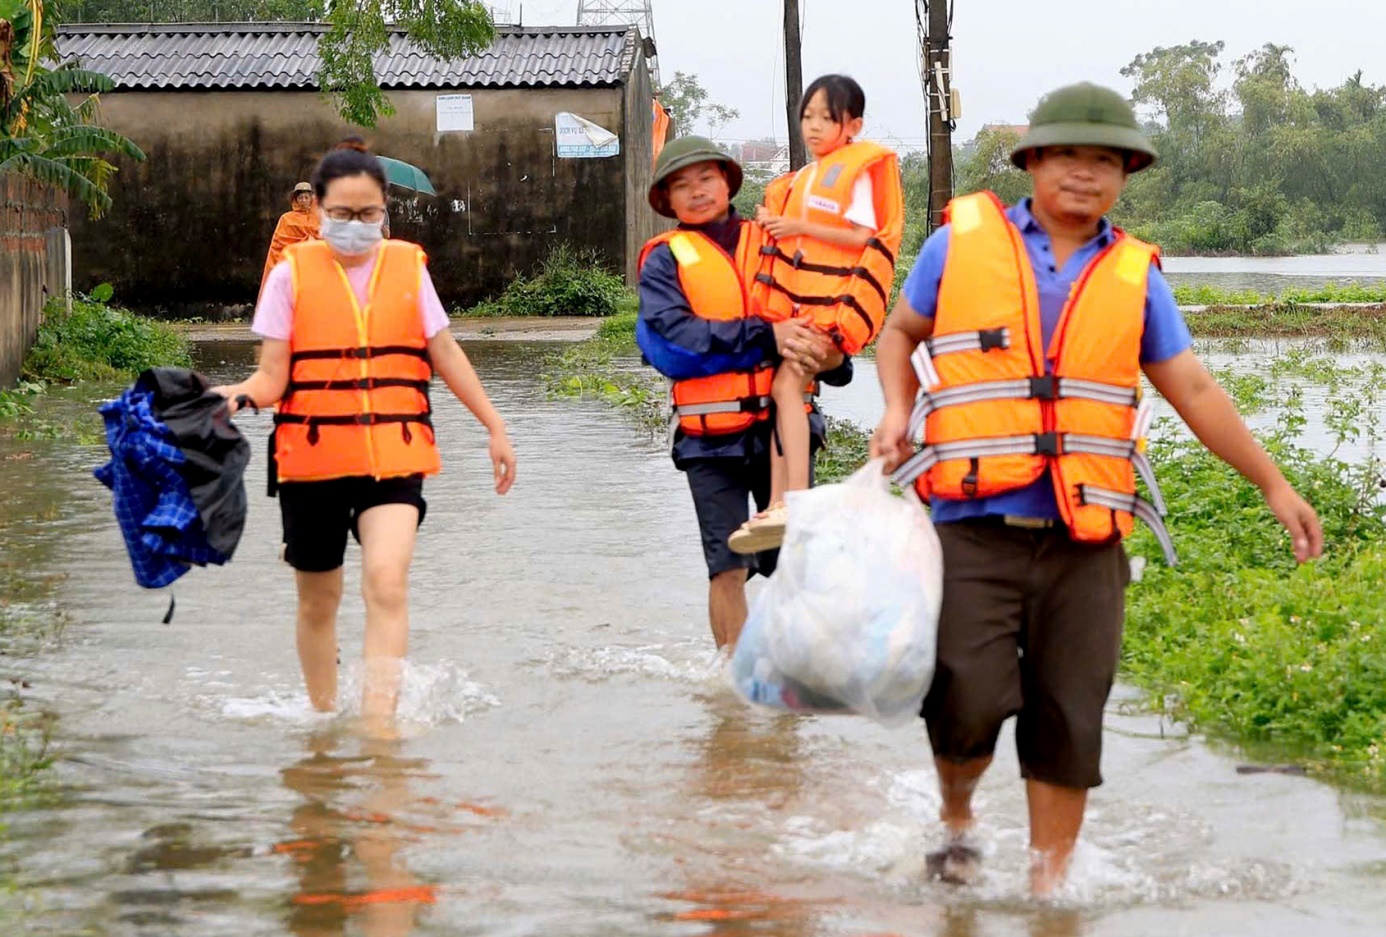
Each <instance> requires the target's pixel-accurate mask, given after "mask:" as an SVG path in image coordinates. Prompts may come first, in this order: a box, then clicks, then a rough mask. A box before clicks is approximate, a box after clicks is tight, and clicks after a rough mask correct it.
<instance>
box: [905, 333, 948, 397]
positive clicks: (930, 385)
mask: <svg viewBox="0 0 1386 937" xmlns="http://www.w3.org/2000/svg"><path fill="white" fill-rule="evenodd" d="M910 364H911V365H912V366H913V367H914V376H915V377H916V378H918V379H919V387H920V389H922V390H926V391H928V390H933V389H934V388H935V387H937V386H938V385H939V382H940V380H941V379H940V378H939V376H938V370H937V369H936V368H935V367H934V359H933V357H932V356H931V355H930V354H929V349H928V348H927V347H926V346H925V345H924V343H923V342H920V343H919V345H918V346H917V347H916V348H915V349H914V353H913V354H912V355H910Z"/></svg>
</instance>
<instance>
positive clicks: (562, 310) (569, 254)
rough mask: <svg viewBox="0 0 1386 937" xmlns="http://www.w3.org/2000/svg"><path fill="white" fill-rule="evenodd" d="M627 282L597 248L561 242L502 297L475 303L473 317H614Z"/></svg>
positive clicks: (624, 297)
mask: <svg viewBox="0 0 1386 937" xmlns="http://www.w3.org/2000/svg"><path fill="white" fill-rule="evenodd" d="M626 295H627V290H626V285H625V281H624V280H623V279H622V278H621V277H620V276H618V275H617V274H614V273H612V272H611V271H609V270H608V269H606V267H605V266H603V264H602V261H601V258H600V257H599V256H598V254H597V253H596V252H595V251H590V250H589V251H577V250H574V249H573V248H571V247H569V246H568V245H566V244H560V245H559V246H558V247H557V248H555V249H554V251H553V252H552V253H551V254H549V256H548V257H546V258H544V260H543V261H542V262H541V263H540V264H539V266H538V268H537V269H536V270H535V271H534V272H533V273H532V274H529V275H528V276H519V277H516V278H515V279H514V280H513V281H511V283H510V285H509V286H507V287H506V288H505V292H504V293H502V294H501V295H500V296H499V297H498V298H496V299H492V300H488V301H486V302H483V303H480V304H478V305H476V306H473V307H472V308H471V309H469V310H468V311H467V315H471V316H610V315H614V314H615V313H617V312H618V311H620V308H621V306H622V303H623V302H625V300H626Z"/></svg>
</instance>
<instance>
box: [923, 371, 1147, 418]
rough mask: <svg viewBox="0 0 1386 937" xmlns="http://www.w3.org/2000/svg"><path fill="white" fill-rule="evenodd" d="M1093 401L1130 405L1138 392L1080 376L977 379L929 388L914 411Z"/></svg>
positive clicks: (1137, 400) (1138, 400) (1134, 404)
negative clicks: (1004, 403) (1021, 402)
mask: <svg viewBox="0 0 1386 937" xmlns="http://www.w3.org/2000/svg"><path fill="white" fill-rule="evenodd" d="M1075 399H1076V400H1093V401H1096V402H1097V403H1109V404H1112V405H1113V406H1118V407H1134V406H1136V405H1137V404H1138V403H1139V402H1140V391H1138V390H1136V389H1135V388H1131V387H1120V386H1118V385H1116V384H1102V383H1099V382H1098V381H1086V380H1082V379H1080V378H1071V377H1054V376H1053V375H1045V376H1044V377H1029V378H1016V379H1015V380H1009V381H980V382H978V383H975V384H959V385H958V386H957V387H948V388H945V389H944V390H937V391H930V392H928V393H925V394H923V395H922V396H921V397H920V400H919V401H918V403H916V404H915V409H916V413H917V412H918V411H919V409H920V408H923V415H924V416H928V415H929V414H930V413H932V412H934V411H935V410H941V409H943V408H944V407H957V406H962V405H964V404H969V403H982V402H985V401H991V400H1075Z"/></svg>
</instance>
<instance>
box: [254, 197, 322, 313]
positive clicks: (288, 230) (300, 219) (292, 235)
mask: <svg viewBox="0 0 1386 937" xmlns="http://www.w3.org/2000/svg"><path fill="white" fill-rule="evenodd" d="M289 204H290V205H291V206H292V208H291V209H290V210H289V211H286V212H284V214H282V215H280V216H279V223H278V224H276V225H275V226H274V237H273V238H271V239H270V247H269V256H268V257H266V258H265V271H264V273H262V274H261V275H260V288H261V289H264V287H265V278H266V277H268V276H269V272H270V271H271V270H273V269H274V268H275V266H276V265H277V264H278V263H279V261H281V260H283V259H284V248H286V247H288V246H289V245H290V244H297V243H298V242H299V241H306V240H308V239H309V238H315V237H317V236H318V213H317V212H315V211H314V210H313V187H312V186H311V185H310V184H308V183H307V182H300V183H299V184H298V185H296V186H294V192H293V195H292V196H291V197H290V202H289Z"/></svg>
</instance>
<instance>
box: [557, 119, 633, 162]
mask: <svg viewBox="0 0 1386 937" xmlns="http://www.w3.org/2000/svg"><path fill="white" fill-rule="evenodd" d="M553 122H554V131H555V133H556V135H557V141H558V158H559V159H599V158H601V157H605V156H616V155H618V154H619V153H620V152H621V138H620V137H618V136H616V134H614V133H612V132H611V131H610V130H607V129H606V128H605V127H601V126H598V125H597V124H594V123H592V121H590V120H588V119H587V118H586V117H579V116H578V115H576V114H570V113H569V112H567V111H559V112H558V116H556V117H555V118H554V121H553Z"/></svg>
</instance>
